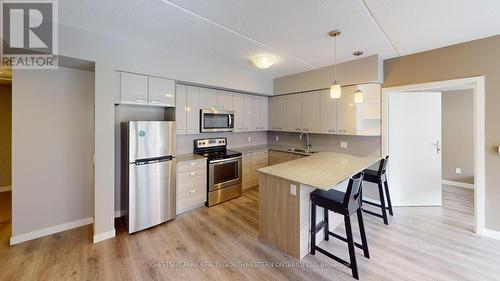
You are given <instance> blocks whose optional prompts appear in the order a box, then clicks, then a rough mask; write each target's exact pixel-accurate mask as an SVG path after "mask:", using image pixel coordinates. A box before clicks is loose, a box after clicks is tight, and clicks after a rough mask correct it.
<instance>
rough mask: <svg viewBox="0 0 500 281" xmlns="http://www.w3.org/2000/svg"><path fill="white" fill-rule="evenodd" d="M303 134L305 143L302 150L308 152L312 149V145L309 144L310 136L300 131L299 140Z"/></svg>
mask: <svg viewBox="0 0 500 281" xmlns="http://www.w3.org/2000/svg"><path fill="white" fill-rule="evenodd" d="M303 134H306V142H305V143H304V149H305V150H310V149H311V148H312V144H311V136H310V135H309V133H308V132H306V131H302V133H300V136H299V140H301V139H302V135H303Z"/></svg>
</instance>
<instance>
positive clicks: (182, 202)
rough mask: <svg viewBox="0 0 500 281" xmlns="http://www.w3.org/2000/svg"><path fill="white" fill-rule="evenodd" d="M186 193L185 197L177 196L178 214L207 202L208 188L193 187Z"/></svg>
mask: <svg viewBox="0 0 500 281" xmlns="http://www.w3.org/2000/svg"><path fill="white" fill-rule="evenodd" d="M184 195H185V197H183V198H179V197H177V208H176V209H177V212H176V213H177V214H180V213H182V212H186V211H189V210H192V209H193V208H194V207H197V206H200V205H203V204H205V202H206V189H205V188H204V187H203V188H201V187H199V186H198V187H192V188H190V189H189V190H188V192H187V194H184Z"/></svg>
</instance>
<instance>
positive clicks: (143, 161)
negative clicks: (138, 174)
mask: <svg viewBox="0 0 500 281" xmlns="http://www.w3.org/2000/svg"><path fill="white" fill-rule="evenodd" d="M174 159H175V156H173V155H169V156H163V157H156V158H149V159H138V160H135V162H134V164H135V165H137V166H140V165H147V164H154V163H160V162H166V161H172V160H174Z"/></svg>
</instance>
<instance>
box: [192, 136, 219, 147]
mask: <svg viewBox="0 0 500 281" xmlns="http://www.w3.org/2000/svg"><path fill="white" fill-rule="evenodd" d="M226 143H227V139H226V138H213V139H201V140H195V148H211V147H217V146H221V147H223V146H226Z"/></svg>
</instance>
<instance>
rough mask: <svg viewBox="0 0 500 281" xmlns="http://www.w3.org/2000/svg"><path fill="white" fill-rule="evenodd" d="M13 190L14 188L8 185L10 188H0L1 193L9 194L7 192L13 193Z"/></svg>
mask: <svg viewBox="0 0 500 281" xmlns="http://www.w3.org/2000/svg"><path fill="white" fill-rule="evenodd" d="M11 190H12V186H10V185H8V186H0V192H7V191H11Z"/></svg>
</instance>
